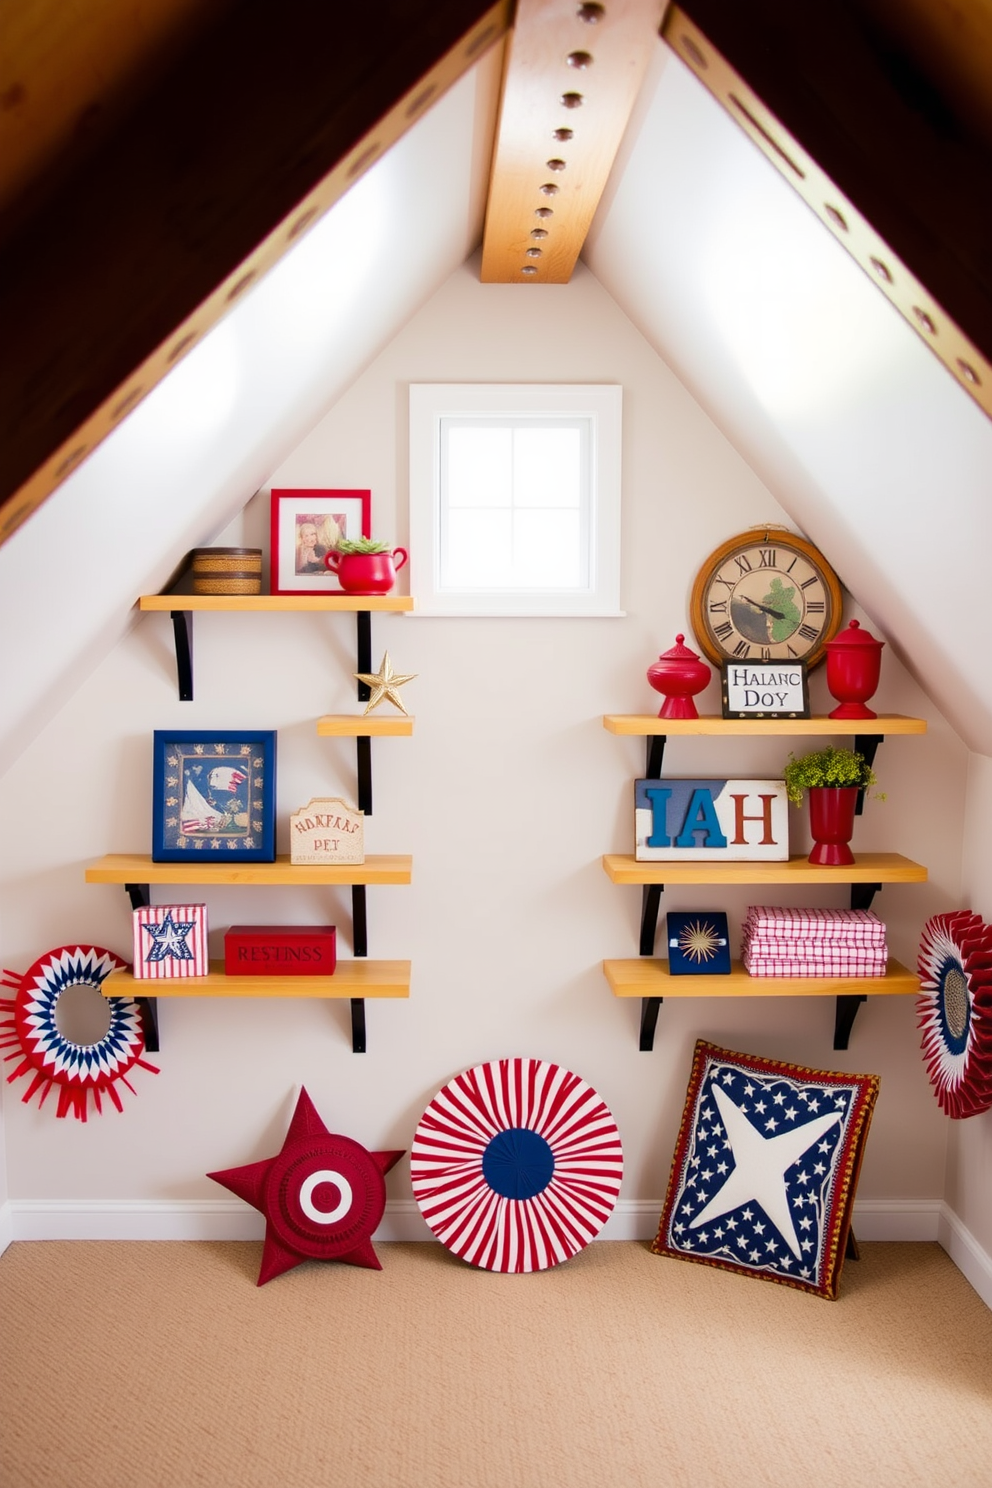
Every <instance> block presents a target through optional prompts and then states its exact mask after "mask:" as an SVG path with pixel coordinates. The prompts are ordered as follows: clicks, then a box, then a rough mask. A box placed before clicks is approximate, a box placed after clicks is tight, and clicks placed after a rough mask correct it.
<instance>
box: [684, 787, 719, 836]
mask: <svg viewBox="0 0 992 1488" xmlns="http://www.w3.org/2000/svg"><path fill="white" fill-rule="evenodd" d="M696 832H704V833H705V834H706V835H705V836H704V838H703V840H702V842H695V841H694V840H693V835H694V833H696ZM726 845H727V839H726V837H724V835H723V833H722V832H721V831H720V822H719V820H718V818H717V814H716V807H715V806H714V805H713V795H712V792H711V791H710V789H709V787H708V786H705V785H700V786H697V787H696V789H695V790H694V791H693V793H692V799H691V800H690V802H689V809H688V811H687V812H686V814H685V821H684V822H683V823H682V830H681V832H680V833H679V835H678V836H677V837H676V839H675V846H676V847H726Z"/></svg>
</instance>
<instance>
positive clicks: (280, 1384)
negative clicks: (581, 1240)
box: [0, 1241, 992, 1488]
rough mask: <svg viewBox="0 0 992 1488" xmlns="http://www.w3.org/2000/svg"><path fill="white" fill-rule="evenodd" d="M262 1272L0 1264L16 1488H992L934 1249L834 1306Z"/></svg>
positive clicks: (472, 1274) (448, 1268)
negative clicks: (260, 1275)
mask: <svg viewBox="0 0 992 1488" xmlns="http://www.w3.org/2000/svg"><path fill="white" fill-rule="evenodd" d="M260 1249H261V1248H260V1246H259V1245H255V1244H235V1243H231V1244H212V1243H199V1244H178V1243H172V1244H139V1243H134V1242H131V1243H97V1242H79V1241H77V1242H71V1243H61V1242H59V1243H54V1242H48V1243H40V1242H39V1243H28V1242H22V1243H19V1244H15V1245H12V1246H11V1247H10V1248H9V1249H8V1250H7V1252H6V1254H5V1255H4V1256H3V1257H2V1258H0V1482H2V1484H3V1488H166V1485H167V1488H199V1485H204V1488H227V1485H232V1488H234V1485H237V1488H297V1485H299V1488H304V1485H305V1488H337V1485H348V1488H683V1485H684V1488H724V1485H726V1488H731V1485H733V1488H759V1485H760V1488H848V1485H855V1484H858V1485H861V1484H865V1485H875V1488H897V1485H898V1488H915V1485H917V1484H919V1485H927V1488H933V1485H942V1488H988V1485H989V1484H990V1483H992V1313H990V1312H989V1310H988V1309H987V1308H986V1307H985V1306H984V1304H983V1303H982V1302H981V1300H980V1299H979V1297H978V1296H977V1295H976V1293H975V1292H974V1291H973V1290H972V1289H971V1288H970V1287H969V1285H968V1283H967V1282H966V1281H965V1280H964V1278H963V1277H962V1276H961V1274H960V1273H959V1272H958V1271H957V1270H956V1268H955V1267H954V1266H953V1264H952V1263H951V1261H950V1260H949V1259H948V1258H947V1256H946V1255H945V1254H944V1252H943V1251H942V1250H941V1249H940V1248H939V1247H938V1246H936V1245H894V1244H893V1245H888V1244H886V1245H882V1244H868V1245H862V1247H861V1251H862V1259H861V1260H860V1261H858V1262H851V1261H849V1262H848V1263H847V1265H846V1267H845V1270H844V1275H843V1278H842V1283H841V1295H840V1299H839V1300H838V1301H837V1302H827V1301H823V1300H821V1299H820V1298H818V1297H812V1296H809V1295H807V1294H805V1293H800V1292H796V1291H793V1290H791V1289H789V1288H786V1287H780V1286H774V1285H770V1284H768V1283H765V1282H759V1281H754V1280H750V1279H745V1278H742V1277H738V1276H734V1275H729V1274H726V1273H723V1272H719V1271H716V1270H712V1269H710V1268H709V1267H705V1266H696V1265H690V1264H687V1263H685V1262H682V1261H677V1260H670V1259H666V1258H662V1257H657V1256H652V1255H651V1254H650V1253H649V1251H648V1249H647V1247H646V1245H643V1244H636V1243H606V1242H601V1243H598V1244H595V1245H592V1246H590V1247H589V1248H588V1249H587V1250H585V1251H583V1252H582V1253H581V1254H580V1255H578V1256H576V1257H575V1258H574V1260H572V1261H570V1262H569V1263H567V1264H566V1265H564V1266H562V1267H559V1268H558V1269H556V1270H553V1271H547V1272H543V1273H540V1274H536V1275H532V1276H518V1277H510V1276H494V1275H490V1274H488V1273H485V1272H479V1271H476V1270H473V1269H471V1268H469V1267H467V1266H465V1265H463V1264H462V1263H461V1262H460V1261H457V1260H455V1259H454V1258H453V1257H451V1256H450V1255H449V1254H448V1252H447V1251H445V1250H443V1249H442V1248H441V1247H439V1246H435V1245H430V1244H425V1245H380V1246H378V1247H377V1250H378V1253H379V1256H380V1259H381V1261H382V1264H383V1270H382V1271H381V1272H374V1271H367V1270H356V1269H354V1268H351V1267H345V1266H341V1265H334V1264H327V1263H325V1264H320V1263H317V1262H309V1263H307V1264H305V1265H303V1266H300V1267H298V1268H297V1269H296V1270H294V1271H291V1272H289V1273H287V1274H286V1275H285V1276H282V1277H279V1278H277V1279H276V1280H275V1281H272V1282H270V1283H269V1284H268V1285H267V1286H265V1287H262V1288H257V1287H256V1286H255V1279H256V1276H257V1272H258V1262H259V1256H260Z"/></svg>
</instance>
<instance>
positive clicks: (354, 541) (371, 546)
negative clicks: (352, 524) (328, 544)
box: [334, 537, 389, 553]
mask: <svg viewBox="0 0 992 1488" xmlns="http://www.w3.org/2000/svg"><path fill="white" fill-rule="evenodd" d="M334 551H335V552H336V553H388V552H389V544H388V543H384V542H374V541H373V539H372V538H371V537H339V538H338V540H337V542H336V543H335V544H334Z"/></svg>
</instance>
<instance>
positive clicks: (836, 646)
mask: <svg viewBox="0 0 992 1488" xmlns="http://www.w3.org/2000/svg"><path fill="white" fill-rule="evenodd" d="M884 645H885V642H884V641H877V640H876V639H875V637H874V636H873V635H871V634H870V633H869V632H868V631H867V630H862V629H861V626H860V624H859V622H858V621H857V620H852V621H851V623H850V625H849V626H848V627H847V629H846V630H842V631H841V633H840V635H837V636H834V638H833V640H832V641H828V642H827V647H826V650H827V687H828V688H829V690H830V695H831V697H835V698H836V699H837V701H838V703H839V705H840V706H839V707H837V708H834V710H833V712H832V713H831V714H830V715H829V716H830V717H831V718H877V717H878V714H877V713H873V712H872V710H871V709H870V708H866V707H865V703H866V702H867V701H868V699H869V698H870V697H871V695H872V693H873V692H874V691H875V689H876V687H877V686H878V679H879V675H880V673H881V667H882V647H883V646H884Z"/></svg>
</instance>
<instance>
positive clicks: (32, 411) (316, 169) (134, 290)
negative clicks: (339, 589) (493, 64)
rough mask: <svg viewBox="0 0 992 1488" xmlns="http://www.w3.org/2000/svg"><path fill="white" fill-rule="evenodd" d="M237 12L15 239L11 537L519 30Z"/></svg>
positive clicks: (10, 315) (258, 0)
mask: <svg viewBox="0 0 992 1488" xmlns="http://www.w3.org/2000/svg"><path fill="white" fill-rule="evenodd" d="M510 13H511V0H495V3H493V0H430V3H429V4H426V5H425V4H423V3H421V0H377V3H376V5H375V6H372V7H369V6H365V7H363V6H340V5H328V4H326V3H325V0H281V3H280V4H279V5H273V4H271V3H268V0H237V3H235V4H227V5H225V6H224V7H223V8H222V10H221V15H220V21H219V22H218V23H217V24H214V25H212V26H211V27H210V28H209V29H202V28H201V29H200V30H198V31H197V32H196V34H195V36H194V38H193V40H192V42H191V44H190V46H189V47H188V48H187V49H186V50H184V51H183V52H182V54H181V55H180V56H179V57H178V59H177V60H176V61H175V62H174V63H173V65H171V67H170V68H169V69H168V70H167V71H166V72H165V73H164V74H163V75H162V76H160V77H158V78H157V80H156V81H155V83H154V86H152V88H151V89H150V90H149V91H148V92H146V93H144V94H143V95H142V96H141V98H140V100H139V101H138V102H137V103H136V104H135V105H134V106H133V107H132V108H131V109H130V111H129V112H127V113H126V114H124V115H123V116H122V117H121V118H120V119H119V120H115V121H114V127H113V129H112V130H111V132H110V133H109V135H108V136H107V137H106V138H104V139H102V140H101V142H100V143H99V145H98V147H97V148H95V149H94V150H93V151H92V152H91V153H90V154H88V155H87V156H86V157H85V159H83V160H82V161H80V162H79V165H78V169H74V170H73V172H72V173H71V174H70V175H69V176H68V177H66V178H65V179H60V180H59V183H58V189H57V190H56V191H55V192H54V193H48V194H47V195H46V194H45V193H44V192H41V193H38V199H39V202H40V205H39V206H38V207H37V209H36V210H34V211H32V212H31V213H30V214H29V215H28V216H27V217H25V216H24V215H23V213H17V212H15V213H14V214H13V215H12V217H11V219H10V226H9V229H8V233H7V236H6V239H5V241H3V242H2V243H0V325H2V326H3V333H2V347H3V352H2V364H0V542H2V541H5V540H6V538H7V537H9V536H10V534H11V533H12V532H13V531H14V530H15V529H16V528H17V527H18V526H19V525H20V523H21V522H23V521H24V520H25V519H26V518H27V517H28V516H29V515H30V514H31V512H32V511H34V510H35V509H36V507H37V506H38V505H39V504H40V503H41V502H42V501H43V500H44V499H45V497H46V496H47V495H48V494H49V493H50V492H51V491H52V490H53V489H54V488H55V487H56V486H57V485H58V484H59V483H60V482H61V481H62V480H64V479H65V477H66V475H68V474H69V473H70V471H72V470H74V469H76V468H77V466H78V465H79V464H80V462H81V461H82V460H83V459H85V458H86V456H87V455H88V454H89V453H91V452H92V450H93V449H94V448H95V447H96V446H97V445H98V444H99V443H100V441H101V440H102V439H103V438H104V437H105V436H106V435H107V434H108V433H109V432H110V431H111V429H113V427H114V426H115V424H117V423H118V422H119V420H120V419H121V418H123V417H124V415H125V414H126V413H127V412H129V411H130V410H131V409H132V408H134V407H135V406H136V404H137V403H138V402H139V401H140V400H141V399H142V398H143V397H145V396H146V394H147V393H148V392H149V391H150V390H151V389H152V388H153V387H154V386H155V385H156V383H157V382H158V381H159V380H160V379H161V378H162V377H163V376H164V375H165V374H166V372H168V371H169V369H170V368H171V367H172V366H174V365H175V364H176V362H177V361H178V360H179V359H180V358H181V357H182V356H183V355H185V353H186V352H187V351H188V350H189V349H190V347H192V346H193V345H195V344H196V343H197V342H198V341H199V340H200V338H201V337H202V336H203V335H204V334H205V332H206V331H207V330H209V329H210V327H211V326H212V325H213V324H214V323H215V322H216V321H217V320H218V319H219V318H220V316H222V315H223V314H224V313H225V312H226V311H227V310H228V309H229V308H230V306H231V305H232V304H233V302H234V301H235V300H236V299H237V297H238V296H239V295H240V294H241V293H243V292H244V290H245V289H247V288H248V287H249V286H250V285H251V284H253V283H254V282H255V281H256V280H257V279H258V278H259V276H260V275H261V274H263V273H264V272H265V271H266V270H267V269H268V268H269V267H271V265H272V264H273V263H275V262H276V260H277V259H278V258H279V257H280V256H281V255H282V254H283V253H284V252H285V251H286V249H287V248H288V247H289V246H290V245H291V244H292V243H293V242H294V241H295V240H296V239H297V238H298V236H299V235H300V233H302V232H304V231H306V229H307V228H309V227H310V226H311V225H312V224H313V223H314V222H315V221H316V220H317V219H318V218H319V217H320V216H321V215H322V214H323V213H324V212H325V211H326V210H327V209H328V208H329V207H330V206H331V205H332V204H333V203H334V202H335V201H336V200H337V199H338V198H339V197H340V196H341V195H343V193H344V192H345V191H346V190H347V189H348V187H349V186H351V185H353V184H354V182H355V181H356V180H358V178H359V177H360V176H361V175H362V174H363V173H364V171H365V170H367V169H368V168H369V166H371V165H372V164H373V163H374V162H375V161H376V160H377V159H378V158H379V157H380V156H381V155H382V154H383V153H384V152H385V151H386V150H387V149H388V148H389V147H390V146H391V145H392V144H394V143H395V141H396V140H397V139H399V137H400V136H401V135H402V134H403V133H404V132H405V131H406V130H407V129H408V128H409V127H410V126H411V125H412V124H414V123H415V122H416V120H417V119H418V118H419V117H420V116H421V114H422V113H423V112H424V110H425V109H427V108H428V107H429V106H430V105H431V104H432V103H433V102H435V101H436V100H437V99H438V98H439V97H440V96H441V94H442V93H443V92H444V91H445V90H446V89H447V88H448V87H450V86H451V85H452V84H453V83H454V82H455V81H456V80H457V79H458V78H459V77H460V76H461V75H462V74H463V73H464V72H465V71H466V70H468V69H469V68H470V67H471V66H472V65H473V64H474V63H475V62H476V61H477V60H478V58H479V57H480V56H481V55H482V54H483V52H484V51H485V50H486V49H487V48H488V47H489V46H490V45H491V44H492V43H494V42H495V41H496V40H498V38H499V37H500V36H501V35H502V34H503V33H504V32H505V30H506V28H507V25H508V24H509V19H510Z"/></svg>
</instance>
